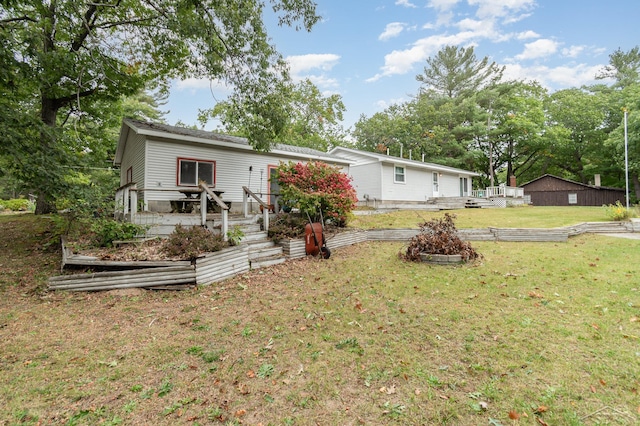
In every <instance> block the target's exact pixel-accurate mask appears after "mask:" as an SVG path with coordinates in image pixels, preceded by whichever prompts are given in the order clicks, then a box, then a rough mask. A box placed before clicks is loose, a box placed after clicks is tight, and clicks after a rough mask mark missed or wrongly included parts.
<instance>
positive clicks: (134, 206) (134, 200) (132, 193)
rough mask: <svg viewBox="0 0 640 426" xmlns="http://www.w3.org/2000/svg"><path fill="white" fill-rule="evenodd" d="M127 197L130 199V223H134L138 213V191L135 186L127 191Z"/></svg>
mask: <svg viewBox="0 0 640 426" xmlns="http://www.w3.org/2000/svg"><path fill="white" fill-rule="evenodd" d="M129 197H130V199H131V222H134V218H135V216H136V213H137V212H138V191H137V190H136V187H135V186H134V187H133V188H131V189H130V190H129Z"/></svg>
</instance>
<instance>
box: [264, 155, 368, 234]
mask: <svg viewBox="0 0 640 426" xmlns="http://www.w3.org/2000/svg"><path fill="white" fill-rule="evenodd" d="M276 179H278V183H279V184H280V196H281V198H282V200H284V205H286V206H289V207H295V208H298V209H300V211H301V212H302V213H303V214H309V215H312V216H314V220H315V221H318V219H319V218H318V216H317V215H318V214H319V213H322V215H323V217H324V219H328V220H330V221H332V222H333V223H334V224H336V225H338V226H344V225H345V224H346V222H347V218H348V216H349V214H350V213H351V211H352V210H353V209H354V208H355V207H356V203H357V202H358V198H357V196H356V190H355V189H354V188H353V186H352V185H351V178H350V177H349V176H347V175H346V174H345V173H343V172H342V171H340V168H338V167H336V166H330V165H328V164H326V163H323V162H321V161H309V162H307V163H293V162H289V163H281V164H280V165H279V166H278V168H277V169H276Z"/></svg>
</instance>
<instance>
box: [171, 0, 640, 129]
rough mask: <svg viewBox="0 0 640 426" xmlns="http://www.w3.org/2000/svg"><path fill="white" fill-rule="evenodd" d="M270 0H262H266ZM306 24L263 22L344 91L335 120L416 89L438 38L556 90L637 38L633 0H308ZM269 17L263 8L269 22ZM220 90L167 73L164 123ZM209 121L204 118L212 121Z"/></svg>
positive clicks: (189, 114) (350, 118) (307, 73)
mask: <svg viewBox="0 0 640 426" xmlns="http://www.w3.org/2000/svg"><path fill="white" fill-rule="evenodd" d="M267 3H268V2H267ZM316 3H317V5H318V8H317V11H318V13H319V14H320V15H321V16H322V21H321V22H319V23H318V24H316V26H314V28H313V30H312V31H311V32H310V33H307V32H296V31H295V30H294V29H292V28H288V27H285V28H279V27H278V26H277V25H275V24H268V30H269V35H270V37H271V39H272V42H273V44H275V45H276V48H277V49H278V50H279V51H280V53H282V54H283V56H284V57H285V58H286V59H287V60H288V62H289V64H290V66H291V72H292V75H293V77H294V78H295V79H296V80H299V79H304V78H309V79H311V81H313V82H314V83H315V84H316V86H318V87H319V89H320V90H321V91H322V92H323V93H325V94H333V93H338V94H339V95H341V96H342V101H343V102H344V104H345V107H346V109H347V110H346V112H345V117H344V118H345V119H344V121H343V123H342V124H343V125H344V127H345V128H349V127H352V126H353V125H354V123H355V122H356V121H358V119H359V118H360V116H361V115H363V114H364V115H365V116H367V117H371V116H372V115H373V114H375V113H376V112H379V111H382V110H384V109H385V108H387V107H388V106H390V105H392V104H394V103H399V102H405V101H407V100H409V99H410V98H411V96H412V95H415V94H416V93H417V92H418V89H419V83H418V82H417V81H416V79H415V76H416V75H418V74H420V73H422V71H423V69H424V67H425V65H426V60H427V58H429V57H432V56H434V55H435V54H436V53H437V52H438V51H439V50H440V49H441V48H442V47H443V46H445V45H459V46H465V47H466V46H474V48H475V52H476V56H477V57H478V58H479V59H480V58H482V57H484V56H488V57H489V58H490V59H491V60H493V61H495V62H497V63H498V64H499V65H505V66H506V71H505V77H507V78H510V79H524V80H537V81H538V82H540V83H541V84H542V85H543V86H544V87H546V88H547V89H549V90H551V91H554V90H559V89H563V88H568V87H579V86H581V85H584V84H592V83H595V82H596V80H595V75H596V74H597V72H598V71H599V70H601V69H602V67H603V66H604V65H606V64H607V63H608V61H609V54H611V53H612V52H613V51H615V50H616V49H618V48H621V49H622V50H623V51H628V50H630V49H631V48H633V47H634V46H636V45H639V44H640V21H639V18H640V1H639V0H618V1H601V0H600V1H598V0H340V1H338V0H316ZM270 21H271V20H270V19H269V18H267V22H270ZM227 93H228V91H227V89H226V88H225V87H223V86H221V85H220V84H218V83H217V82H215V81H213V82H211V81H203V80H196V79H190V80H186V81H175V82H174V83H173V85H172V88H171V94H170V96H169V99H168V103H167V105H165V106H164V108H163V109H164V110H167V111H169V113H168V114H167V115H166V119H167V121H168V122H169V123H170V124H175V123H176V122H177V121H182V122H183V123H185V124H197V113H198V109H199V108H210V107H212V106H213V105H214V104H215V103H216V102H217V101H218V100H222V99H224V98H225V96H226V95H227ZM213 127H215V124H209V125H207V126H206V128H207V129H212V128H213Z"/></svg>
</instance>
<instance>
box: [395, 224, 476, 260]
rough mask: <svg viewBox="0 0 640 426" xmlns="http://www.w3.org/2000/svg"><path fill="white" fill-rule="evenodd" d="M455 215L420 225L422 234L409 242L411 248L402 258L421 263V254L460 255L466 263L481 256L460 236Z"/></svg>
mask: <svg viewBox="0 0 640 426" xmlns="http://www.w3.org/2000/svg"><path fill="white" fill-rule="evenodd" d="M454 218H455V215H451V214H449V213H445V214H444V218H441V219H438V218H435V219H431V220H429V221H425V222H423V223H422V224H420V225H419V226H420V233H419V234H418V235H416V236H415V237H413V238H411V240H410V241H409V247H408V248H407V251H406V253H405V254H404V255H402V254H401V257H402V258H404V259H405V260H411V261H416V262H417V261H420V253H429V254H447V255H449V254H459V255H461V256H462V259H463V260H464V261H469V260H475V259H477V258H479V257H480V256H481V255H480V254H479V253H478V252H476V251H475V249H474V248H473V247H471V244H469V243H468V242H466V241H462V240H461V239H460V237H459V236H458V230H457V229H456V226H455V224H454V223H453V219H454Z"/></svg>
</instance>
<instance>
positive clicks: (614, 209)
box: [603, 201, 631, 221]
mask: <svg viewBox="0 0 640 426" xmlns="http://www.w3.org/2000/svg"><path fill="white" fill-rule="evenodd" d="M603 207H604V211H605V212H606V215H607V217H608V218H609V219H611V220H617V221H621V220H627V219H629V217H631V212H630V211H629V210H627V208H626V207H625V206H623V205H622V203H621V202H620V201H616V203H615V204H609V205H605V206H603Z"/></svg>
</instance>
